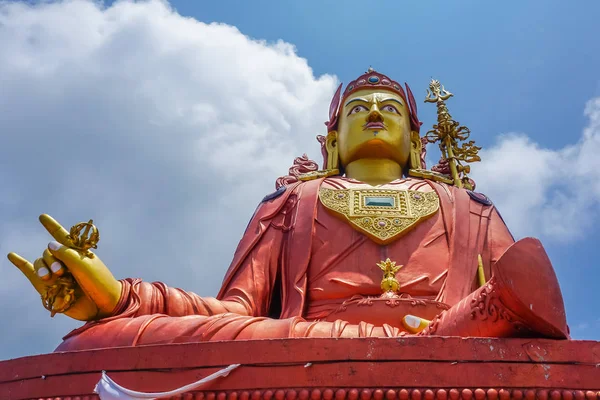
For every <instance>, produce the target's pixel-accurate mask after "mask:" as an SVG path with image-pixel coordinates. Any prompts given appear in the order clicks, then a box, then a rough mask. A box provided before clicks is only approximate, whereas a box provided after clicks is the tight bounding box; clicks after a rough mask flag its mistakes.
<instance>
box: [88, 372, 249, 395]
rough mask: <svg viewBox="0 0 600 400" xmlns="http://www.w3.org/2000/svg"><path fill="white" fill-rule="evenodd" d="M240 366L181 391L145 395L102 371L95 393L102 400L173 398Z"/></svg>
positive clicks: (181, 388) (211, 376)
mask: <svg viewBox="0 0 600 400" xmlns="http://www.w3.org/2000/svg"><path fill="white" fill-rule="evenodd" d="M239 366H240V364H232V365H230V366H229V367H227V368H223V369H222V370H220V371H217V372H215V373H214V374H212V375H209V376H207V377H206V378H203V379H200V380H199V381H197V382H194V383H190V384H189V385H185V386H182V387H180V388H179V389H175V390H171V391H169V392H162V393H144V392H137V391H135V390H130V389H127V388H124V387H123V386H120V385H119V384H117V383H116V382H115V381H113V380H112V379H110V378H109V377H108V375H106V371H102V378H101V379H100V381H99V382H98V384H97V385H96V387H95V388H94V393H96V394H97V395H98V396H99V397H100V400H141V399H144V400H153V399H160V398H164V397H171V396H176V395H178V394H183V393H186V392H189V391H190V390H194V389H198V388H199V387H200V386H202V385H203V384H205V383H207V382H210V381H213V380H215V379H217V378H219V377H221V376H227V375H229V373H230V372H231V371H233V370H234V369H236V368H237V367H239Z"/></svg>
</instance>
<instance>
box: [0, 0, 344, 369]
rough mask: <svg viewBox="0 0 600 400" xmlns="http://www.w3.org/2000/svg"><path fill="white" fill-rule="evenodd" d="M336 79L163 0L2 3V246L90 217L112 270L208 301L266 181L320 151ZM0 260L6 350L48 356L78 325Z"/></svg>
mask: <svg viewBox="0 0 600 400" xmlns="http://www.w3.org/2000/svg"><path fill="white" fill-rule="evenodd" d="M335 86H336V79H335V77H332V76H321V77H315V76H314V75H313V73H312V70H311V69H310V67H309V66H308V65H307V62H306V60H304V59H302V58H300V57H298V56H297V55H296V53H295V49H294V47H293V46H292V45H290V44H288V43H284V42H277V43H266V42H264V41H257V40H253V39H250V38H248V37H246V36H244V35H243V34H241V33H240V32H239V31H238V30H237V29H236V28H235V27H232V26H227V25H224V24H210V25H207V24H204V23H201V22H198V21H196V20H194V19H191V18H184V17H182V16H180V15H178V14H177V12H176V11H174V10H172V9H171V8H170V7H169V5H168V4H167V3H165V2H161V1H158V0H155V1H148V2H137V3H132V2H118V3H116V4H114V5H113V6H111V7H109V8H104V7H103V6H102V5H100V4H99V3H96V2H92V1H83V0H79V1H65V2H57V3H49V4H43V5H38V6H33V7H32V6H29V5H25V4H23V3H2V4H0V87H1V88H2V90H0V135H1V136H2V141H1V144H0V146H1V148H0V165H1V168H0V187H2V195H0V220H1V221H2V224H1V225H0V251H1V252H2V253H3V254H6V253H8V252H9V251H15V252H18V253H20V254H22V255H24V256H26V257H27V258H29V259H30V260H33V259H35V258H37V257H39V256H40V255H41V253H42V251H43V249H44V247H45V245H46V244H47V242H48V240H49V239H50V238H49V236H48V235H46V234H45V232H44V229H43V228H42V227H41V225H39V224H38V222H37V216H38V215H39V214H41V213H43V212H46V213H49V214H50V215H53V216H55V217H56V218H57V219H58V220H59V221H61V222H62V223H63V224H64V225H67V227H68V226H70V225H72V224H74V223H75V222H78V221H81V220H87V219H88V218H94V220H95V222H96V223H97V225H98V226H99V228H100V230H101V236H102V239H101V241H100V245H99V251H98V253H99V255H100V257H102V259H103V260H104V261H105V262H106V264H107V265H108V266H109V267H110V268H111V270H112V271H113V272H114V274H115V275H116V276H117V277H119V278H124V277H129V276H131V277H143V278H144V279H146V280H150V281H151V280H162V281H165V282H166V283H168V284H169V285H172V286H179V287H185V288H186V289H189V290H193V291H195V292H197V293H202V294H205V295H214V294H215V293H216V291H217V290H218V288H219V286H220V283H221V279H222V277H223V274H224V272H225V270H226V268H227V266H228V264H229V262H230V260H231V258H232V255H233V251H234V249H235V246H236V244H237V242H238V240H239V238H240V236H241V234H242V232H243V229H244V228H245V225H246V223H247V220H248V218H249V217H250V215H251V214H252V212H253V210H254V208H255V207H256V205H257V204H258V202H259V201H260V199H261V198H262V197H263V196H264V195H265V194H268V193H270V192H271V191H273V190H274V183H275V179H276V178H277V177H278V176H280V175H285V173H286V172H287V169H288V168H289V167H290V166H291V163H292V161H293V158H294V157H296V156H298V155H301V154H302V153H303V152H305V151H309V152H310V153H309V154H311V155H312V156H313V157H315V158H317V157H319V158H320V151H319V147H318V144H317V142H316V140H315V136H316V135H317V134H322V133H324V129H325V128H324V125H323V121H325V120H326V119H327V110H328V103H329V100H330V99H331V95H332V94H333V92H334V90H335ZM319 161H320V160H319ZM2 257H4V256H2ZM1 265H2V271H3V276H4V278H3V279H4V281H3V282H7V281H8V285H7V286H6V285H3V291H2V292H1V293H0V304H2V306H1V307H0V319H2V320H3V321H12V324H11V326H10V328H9V329H6V327H5V332H6V334H7V336H8V338H6V337H3V346H2V348H1V350H0V359H4V358H8V357H16V356H21V355H27V354H32V353H40V352H49V351H52V350H53V349H54V346H56V345H57V344H58V343H59V342H60V338H61V336H62V335H63V334H66V333H67V332H68V331H69V330H70V329H71V328H73V327H76V326H77V325H79V323H78V322H74V321H71V320H69V319H68V318H65V317H62V316H57V317H56V318H55V320H50V319H49V317H48V314H47V312H46V311H45V310H44V309H43V308H42V306H41V303H40V300H39V297H38V296H37V295H36V293H35V292H34V290H33V289H32V288H31V287H30V285H29V284H28V282H26V280H25V278H24V277H23V276H21V275H20V273H19V272H18V271H17V270H16V269H15V268H14V267H13V266H12V265H11V264H10V263H9V262H8V261H7V260H6V259H5V258H4V261H2V262H1Z"/></svg>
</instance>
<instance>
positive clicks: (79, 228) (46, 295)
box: [8, 214, 122, 321]
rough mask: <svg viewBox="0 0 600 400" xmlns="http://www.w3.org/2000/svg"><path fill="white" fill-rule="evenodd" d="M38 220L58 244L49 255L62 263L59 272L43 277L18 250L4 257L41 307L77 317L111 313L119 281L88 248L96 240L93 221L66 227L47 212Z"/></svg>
mask: <svg viewBox="0 0 600 400" xmlns="http://www.w3.org/2000/svg"><path fill="white" fill-rule="evenodd" d="M40 222H41V223H42V225H43V226H44V228H46V230H47V231H48V233H49V234H50V235H52V237H53V238H54V240H55V241H57V242H58V243H60V244H61V245H62V247H59V248H58V249H54V250H52V257H53V258H55V259H56V260H57V261H60V262H61V264H62V265H63V267H64V268H63V271H62V273H61V274H60V275H59V274H55V273H52V272H51V273H50V275H51V276H50V277H49V278H47V277H44V278H46V279H44V278H42V277H40V276H38V274H37V271H36V270H35V268H34V265H33V264H32V263H30V262H29V261H27V260H26V259H25V258H23V257H21V256H19V255H18V254H15V253H9V254H8V259H9V260H10V262H11V263H13V264H14V265H15V266H16V267H17V268H18V269H19V270H20V271H21V272H22V273H23V274H24V275H25V277H26V278H27V279H28V280H29V282H30V283H31V285H32V286H33V287H34V288H35V290H36V291H37V292H38V293H39V294H40V297H41V299H42V304H43V306H44V308H46V309H47V310H48V311H50V313H51V315H55V314H56V313H63V314H65V315H67V316H69V317H71V318H74V319H77V320H80V321H93V320H97V319H100V318H104V317H107V316H109V315H111V313H112V312H113V311H114V309H115V306H116V305H117V304H118V302H119V299H120V297H121V290H122V285H121V282H119V281H118V280H117V279H115V277H114V276H113V274H112V273H111V272H110V270H109V269H108V268H107V267H106V265H105V264H104V262H102V260H101V259H100V257H98V256H97V255H95V254H92V253H91V252H90V250H89V249H91V248H96V247H97V243H98V240H99V234H98V229H97V228H96V227H95V226H94V225H93V221H89V222H83V223H80V224H77V225H75V226H73V227H72V228H71V229H70V231H67V230H66V229H65V228H64V227H63V226H62V225H61V224H59V223H58V221H56V220H55V219H54V218H52V217H51V216H49V215H47V214H42V215H40ZM43 262H44V263H46V262H47V261H46V260H43ZM46 267H50V265H47V264H46Z"/></svg>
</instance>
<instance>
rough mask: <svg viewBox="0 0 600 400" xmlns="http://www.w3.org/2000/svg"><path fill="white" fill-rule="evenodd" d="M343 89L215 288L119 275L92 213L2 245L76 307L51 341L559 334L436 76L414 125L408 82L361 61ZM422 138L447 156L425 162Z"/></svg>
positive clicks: (96, 343) (51, 304)
mask: <svg viewBox="0 0 600 400" xmlns="http://www.w3.org/2000/svg"><path fill="white" fill-rule="evenodd" d="M341 89H342V85H340V87H339V88H338V90H337V92H336V93H335V95H334V97H333V100H332V102H331V106H330V110H329V116H330V118H329V121H328V122H326V125H327V136H326V137H323V136H321V137H319V141H320V142H321V145H322V150H323V156H324V165H323V169H322V170H318V166H317V164H316V163H314V162H312V161H310V160H308V158H307V157H305V156H304V157H302V158H298V159H296V161H295V165H294V166H293V167H292V168H291V169H290V175H288V176H286V177H282V178H280V179H278V180H277V185H276V186H277V190H276V191H275V192H274V193H272V194H270V195H267V196H266V197H265V198H264V199H263V201H262V202H261V204H260V205H259V207H258V209H257V210H256V212H255V214H254V216H253V217H252V219H251V221H250V223H249V224H248V227H247V229H246V231H245V233H244V235H243V237H242V239H241V241H240V243H239V245H238V248H237V250H236V252H235V255H234V257H233V261H232V262H231V265H230V267H229V270H228V271H227V273H226V275H225V278H224V281H223V285H222V287H221V290H220V292H219V294H218V296H217V298H209V297H200V296H198V295H196V294H194V293H191V292H187V291H184V290H182V289H175V288H171V287H168V286H167V285H165V284H163V283H147V282H143V281H141V280H139V279H124V280H117V279H115V278H114V277H113V275H112V273H111V272H110V270H109V269H108V268H107V266H106V265H104V263H103V262H102V261H101V260H100V258H99V257H98V256H97V255H95V254H94V253H93V252H91V251H90V249H92V248H95V247H96V245H97V242H98V240H99V234H98V230H97V229H96V227H95V226H94V224H93V221H89V222H87V223H82V224H78V225H76V226H74V227H73V228H72V229H71V230H70V231H67V230H66V229H64V228H63V227H62V226H61V225H60V224H59V223H58V222H56V221H55V220H54V219H52V218H51V217H49V216H47V215H42V216H41V217H40V221H41V223H42V224H43V225H44V227H45V228H46V229H47V230H48V232H49V233H50V234H51V235H52V236H53V237H54V240H55V241H53V242H51V243H50V244H49V245H48V248H47V249H45V250H44V252H43V254H42V256H41V257H40V258H38V259H37V260H35V261H34V262H33V264H32V263H30V262H28V261H27V260H25V259H24V258H22V257H20V256H19V255H17V254H14V253H10V254H9V255H8V258H9V259H10V261H11V262H12V263H13V264H15V265H16V266H17V267H18V268H19V269H20V270H21V271H22V272H23V274H25V276H26V277H27V278H28V279H29V281H30V282H31V284H32V285H33V286H34V288H35V289H36V290H37V291H38V293H39V294H40V295H41V297H42V302H43V304H44V306H45V307H46V308H47V309H48V310H49V311H50V312H51V313H52V315H54V313H64V314H66V315H68V316H70V317H72V318H75V319H78V320H81V321H86V324H85V325H83V326H82V327H81V328H79V329H76V330H75V331H73V332H71V333H69V334H68V335H67V336H66V337H65V338H64V342H63V343H62V344H61V345H60V346H59V347H58V348H57V350H58V351H64V350H82V349H92V348H105V347H114V346H136V345H143V344H158V343H181V342H196V341H216V340H238V339H260V338H287V337H369V336H376V337H393V336H401V335H444V336H483V337H546V338H555V339H568V338H569V333H568V327H567V324H566V318H565V312H564V305H563V300H562V296H561V293H560V288H559V286H558V282H557V280H556V276H555V274H554V271H553V269H552V266H551V263H550V261H549V259H548V257H547V255H546V253H545V251H544V249H543V247H542V246H541V244H540V242H539V241H537V240H536V239H532V238H526V239H523V240H520V241H518V242H516V243H515V241H514V239H513V237H512V235H511V234H510V232H509V230H508V228H507V227H506V225H505V224H504V222H503V220H502V218H501V216H500V214H499V212H498V210H497V209H496V208H495V206H494V205H493V203H492V202H491V201H490V200H489V199H488V198H487V197H486V196H485V195H483V194H481V193H477V192H475V191H474V189H475V182H473V181H472V180H471V179H470V178H468V176H467V174H468V173H469V166H468V165H466V164H467V163H470V162H473V161H478V160H479V157H478V155H477V151H478V150H479V148H478V147H476V146H474V142H473V141H469V142H466V143H463V144H462V146H459V142H462V141H464V140H466V139H467V138H468V137H469V130H468V129H467V128H466V127H464V126H460V125H459V124H458V122H456V121H454V120H453V119H452V117H451V115H450V113H449V112H448V109H447V107H446V104H445V101H446V100H447V99H449V98H450V97H451V96H452V94H451V93H450V92H448V91H446V90H445V89H444V87H443V86H441V85H440V83H439V82H437V81H432V82H431V84H430V90H429V92H428V96H427V99H426V101H427V102H432V103H436V105H437V110H438V121H437V124H436V125H434V127H433V129H432V130H430V131H429V132H427V134H426V135H424V136H423V137H421V136H420V134H419V132H420V127H421V122H420V121H419V119H418V117H417V107H416V102H415V100H414V97H413V94H412V92H411V90H410V88H409V87H408V85H406V86H405V89H403V88H402V86H401V85H400V84H398V83H397V82H395V81H393V80H392V79H390V78H389V77H387V76H385V75H383V74H381V73H378V72H376V71H374V70H372V69H369V71H367V72H366V73H365V74H363V75H361V76H360V77H359V78H357V79H356V80H354V81H352V82H350V84H348V86H347V87H346V89H345V90H344V92H343V93H342V90H341ZM427 143H438V144H439V146H440V150H441V151H442V160H441V162H440V164H439V165H437V166H436V167H434V168H433V169H432V170H427V169H426V168H425V162H424V153H425V149H424V147H425V145H426V144H427Z"/></svg>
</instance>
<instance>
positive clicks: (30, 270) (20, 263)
mask: <svg viewBox="0 0 600 400" xmlns="http://www.w3.org/2000/svg"><path fill="white" fill-rule="evenodd" d="M8 260H9V261H10V262H11V263H13V264H14V265H15V267H17V268H19V270H20V271H21V272H22V273H23V275H25V277H26V278H27V279H28V280H29V282H31V284H32V285H33V287H34V288H35V290H37V291H38V293H42V292H43V291H44V287H45V285H44V282H43V281H42V280H40V279H39V277H38V275H37V274H36V272H35V268H34V267H33V264H32V263H30V262H29V261H27V260H26V259H24V258H23V257H21V256H20V255H18V254H16V253H9V254H8Z"/></svg>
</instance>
